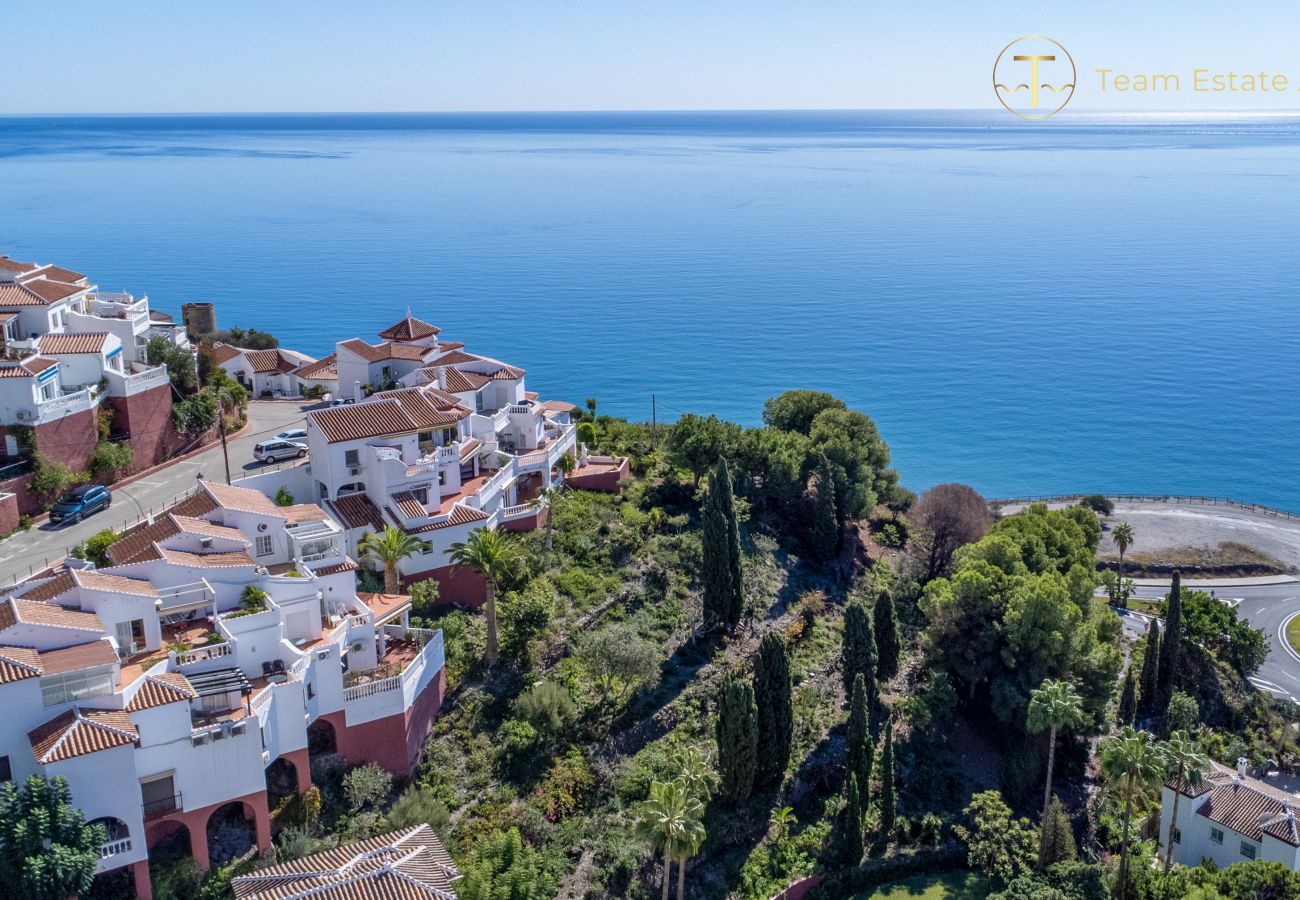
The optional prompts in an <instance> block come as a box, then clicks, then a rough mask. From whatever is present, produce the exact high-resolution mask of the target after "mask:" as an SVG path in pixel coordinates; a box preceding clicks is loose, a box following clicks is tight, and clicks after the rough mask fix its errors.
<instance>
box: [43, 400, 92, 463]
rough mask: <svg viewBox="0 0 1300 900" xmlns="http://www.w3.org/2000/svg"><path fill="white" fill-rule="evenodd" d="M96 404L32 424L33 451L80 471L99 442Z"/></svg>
mask: <svg viewBox="0 0 1300 900" xmlns="http://www.w3.org/2000/svg"><path fill="white" fill-rule="evenodd" d="M98 412H99V410H98V408H92V409H88V410H86V411H85V412H79V413H73V414H72V415H70V416H64V417H63V418H61V419H55V420H54V421H53V422H44V423H42V424H40V425H37V426H36V452H37V453H39V454H40V455H41V456H43V457H45V458H46V459H48V460H50V461H52V462H58V463H62V464H63V465H65V466H67V467H68V468H69V469H72V470H73V471H81V470H83V469H85V468H86V463H88V462H89V461H90V455H91V454H92V453H94V452H95V445H96V444H98V443H99V422H98V421H97V418H98Z"/></svg>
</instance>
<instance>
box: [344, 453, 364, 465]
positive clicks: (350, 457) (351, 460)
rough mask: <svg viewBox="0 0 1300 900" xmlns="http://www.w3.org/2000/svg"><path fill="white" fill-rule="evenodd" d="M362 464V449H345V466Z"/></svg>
mask: <svg viewBox="0 0 1300 900" xmlns="http://www.w3.org/2000/svg"><path fill="white" fill-rule="evenodd" d="M360 464H361V451H360V450H344V451H343V465H345V466H357V465H360Z"/></svg>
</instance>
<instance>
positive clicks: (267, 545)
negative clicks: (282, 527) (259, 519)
mask: <svg viewBox="0 0 1300 900" xmlns="http://www.w3.org/2000/svg"><path fill="white" fill-rule="evenodd" d="M274 552H275V545H274V544H272V542H271V536H270V535H269V534H259V535H258V536H257V555H258V556H270V555H271V554H272V553H274Z"/></svg>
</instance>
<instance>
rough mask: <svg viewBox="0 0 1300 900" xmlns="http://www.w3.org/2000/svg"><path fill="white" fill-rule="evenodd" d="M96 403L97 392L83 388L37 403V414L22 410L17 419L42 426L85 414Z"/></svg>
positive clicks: (19, 411)
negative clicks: (76, 414)
mask: <svg viewBox="0 0 1300 900" xmlns="http://www.w3.org/2000/svg"><path fill="white" fill-rule="evenodd" d="M96 402H98V397H97V396H96V394H95V392H94V391H92V390H91V389H90V388H82V389H81V390H77V391H70V392H68V393H65V394H62V395H60V396H58V397H52V398H50V399H49V400H41V401H39V402H37V404H36V410H35V413H33V412H32V411H31V410H26V409H20V410H18V412H17V414H16V418H17V420H18V421H19V422H30V423H31V424H33V425H40V424H41V423H43V422H52V421H53V420H55V419H61V418H63V417H64V416H70V415H73V414H74V413H79V412H85V411H86V410H89V409H92V408H94V406H95V404H96Z"/></svg>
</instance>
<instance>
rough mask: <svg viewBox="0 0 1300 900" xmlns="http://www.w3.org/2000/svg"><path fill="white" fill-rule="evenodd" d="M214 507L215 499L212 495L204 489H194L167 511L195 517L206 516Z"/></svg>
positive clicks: (215, 507) (215, 505) (177, 514)
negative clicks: (194, 490)
mask: <svg viewBox="0 0 1300 900" xmlns="http://www.w3.org/2000/svg"><path fill="white" fill-rule="evenodd" d="M214 509H217V501H216V500H214V499H212V495H211V494H209V493H207V492H206V491H196V492H194V493H193V494H191V495H190V496H188V497H186V498H185V499H184V500H182V501H181V502H180V503H177V504H176V505H175V506H173V507H172V508H171V509H170V510H169V512H171V513H172V515H176V516H190V517H191V518H195V519H197V518H201V517H203V516H206V515H207V514H208V513H210V512H212V511H213V510H214Z"/></svg>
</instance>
